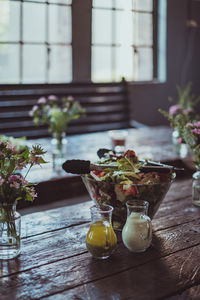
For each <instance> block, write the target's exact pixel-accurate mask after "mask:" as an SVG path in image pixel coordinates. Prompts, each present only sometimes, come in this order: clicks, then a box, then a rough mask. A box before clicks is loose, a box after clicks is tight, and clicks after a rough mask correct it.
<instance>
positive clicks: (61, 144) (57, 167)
mask: <svg viewBox="0 0 200 300" xmlns="http://www.w3.org/2000/svg"><path fill="white" fill-rule="evenodd" d="M51 145H52V160H53V170H54V171H55V172H61V171H62V164H63V162H64V161H65V160H66V154H67V139H66V135H65V132H63V133H62V134H56V133H55V134H53V137H52V139H51Z"/></svg>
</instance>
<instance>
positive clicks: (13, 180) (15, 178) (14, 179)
mask: <svg viewBox="0 0 200 300" xmlns="http://www.w3.org/2000/svg"><path fill="white" fill-rule="evenodd" d="M19 180H21V178H20V176H19V175H10V177H9V178H8V182H16V181H19Z"/></svg>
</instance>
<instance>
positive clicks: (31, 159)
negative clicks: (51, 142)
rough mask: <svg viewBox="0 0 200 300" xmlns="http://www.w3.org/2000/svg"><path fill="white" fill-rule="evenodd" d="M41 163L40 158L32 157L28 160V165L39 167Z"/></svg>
mask: <svg viewBox="0 0 200 300" xmlns="http://www.w3.org/2000/svg"><path fill="white" fill-rule="evenodd" d="M41 161H42V157H41V156H32V157H31V158H30V163H31V164H33V165H39V164H40V163H41Z"/></svg>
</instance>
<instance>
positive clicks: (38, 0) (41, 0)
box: [25, 0, 46, 2]
mask: <svg viewBox="0 0 200 300" xmlns="http://www.w3.org/2000/svg"><path fill="white" fill-rule="evenodd" d="M25 1H26V2H28V1H31V2H33V0H25ZM34 2H46V0H34Z"/></svg>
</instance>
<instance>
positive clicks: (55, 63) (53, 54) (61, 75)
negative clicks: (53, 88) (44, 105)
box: [49, 46, 72, 83]
mask: <svg viewBox="0 0 200 300" xmlns="http://www.w3.org/2000/svg"><path fill="white" fill-rule="evenodd" d="M71 52H72V51H71V46H52V47H51V51H50V70H49V81H50V82H51V83H52V82H70V81H71V80H72V53H71Z"/></svg>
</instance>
